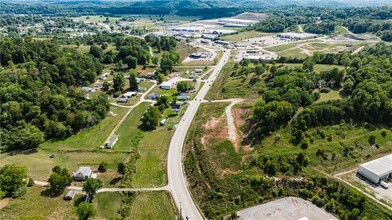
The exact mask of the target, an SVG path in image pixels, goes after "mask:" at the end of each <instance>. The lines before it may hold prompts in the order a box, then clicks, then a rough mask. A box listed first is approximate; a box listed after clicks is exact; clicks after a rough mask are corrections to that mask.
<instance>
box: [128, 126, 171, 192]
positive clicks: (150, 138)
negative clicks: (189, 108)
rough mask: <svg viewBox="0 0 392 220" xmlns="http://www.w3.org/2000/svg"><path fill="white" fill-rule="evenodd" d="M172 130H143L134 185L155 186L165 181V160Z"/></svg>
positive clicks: (164, 183)
mask: <svg viewBox="0 0 392 220" xmlns="http://www.w3.org/2000/svg"><path fill="white" fill-rule="evenodd" d="M171 136H172V131H168V130H167V129H166V128H160V129H158V130H155V131H150V132H145V133H144V139H143V140H142V141H141V142H140V145H139V154H140V158H139V159H138V161H137V162H136V173H135V175H134V177H133V185H134V187H157V186H164V185H166V183H167V175H166V166H167V164H166V161H167V159H166V158H167V150H168V147H169V143H170V139H171Z"/></svg>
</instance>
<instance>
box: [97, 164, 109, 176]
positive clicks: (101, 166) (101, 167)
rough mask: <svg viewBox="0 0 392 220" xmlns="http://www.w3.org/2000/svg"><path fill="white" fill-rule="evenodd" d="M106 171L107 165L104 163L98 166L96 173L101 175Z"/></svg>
mask: <svg viewBox="0 0 392 220" xmlns="http://www.w3.org/2000/svg"><path fill="white" fill-rule="evenodd" d="M107 169H108V163H106V162H101V163H100V164H99V166H98V171H99V172H101V173H104V172H106V170H107Z"/></svg>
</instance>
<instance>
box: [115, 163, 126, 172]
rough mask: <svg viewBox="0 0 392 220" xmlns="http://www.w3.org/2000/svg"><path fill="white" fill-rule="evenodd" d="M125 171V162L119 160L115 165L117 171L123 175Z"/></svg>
mask: <svg viewBox="0 0 392 220" xmlns="http://www.w3.org/2000/svg"><path fill="white" fill-rule="evenodd" d="M126 171H127V166H126V165H125V163H123V162H120V163H119V164H118V165H117V172H118V173H119V174H121V175H125V173H126Z"/></svg>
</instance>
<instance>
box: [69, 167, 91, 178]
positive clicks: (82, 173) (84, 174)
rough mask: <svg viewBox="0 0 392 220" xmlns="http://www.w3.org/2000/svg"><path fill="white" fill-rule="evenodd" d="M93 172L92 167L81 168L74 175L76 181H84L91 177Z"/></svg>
mask: <svg viewBox="0 0 392 220" xmlns="http://www.w3.org/2000/svg"><path fill="white" fill-rule="evenodd" d="M92 173H93V171H92V170H91V168H90V167H79V170H78V171H77V172H76V173H74V174H73V175H72V177H73V179H74V180H75V181H84V180H86V179H88V178H90V177H91V174H92Z"/></svg>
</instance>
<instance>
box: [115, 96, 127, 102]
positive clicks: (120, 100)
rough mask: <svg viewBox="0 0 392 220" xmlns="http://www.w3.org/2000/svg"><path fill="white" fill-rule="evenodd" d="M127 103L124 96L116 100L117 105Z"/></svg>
mask: <svg viewBox="0 0 392 220" xmlns="http://www.w3.org/2000/svg"><path fill="white" fill-rule="evenodd" d="M127 101H128V98H127V97H125V96H121V97H119V98H118V99H117V102H118V103H126V102H127Z"/></svg>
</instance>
